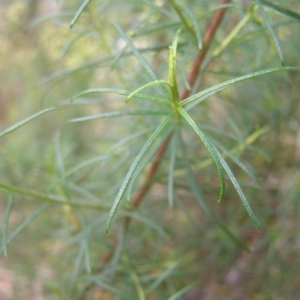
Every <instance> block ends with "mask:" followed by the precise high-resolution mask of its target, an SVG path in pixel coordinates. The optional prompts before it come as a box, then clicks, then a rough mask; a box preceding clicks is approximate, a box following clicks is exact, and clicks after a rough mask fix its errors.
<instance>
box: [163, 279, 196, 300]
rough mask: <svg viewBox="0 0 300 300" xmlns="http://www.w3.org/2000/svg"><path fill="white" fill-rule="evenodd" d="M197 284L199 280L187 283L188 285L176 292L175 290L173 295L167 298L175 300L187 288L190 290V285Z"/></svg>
mask: <svg viewBox="0 0 300 300" xmlns="http://www.w3.org/2000/svg"><path fill="white" fill-rule="evenodd" d="M197 284H199V282H193V283H191V284H189V285H188V286H186V287H184V288H182V289H180V290H179V291H178V292H176V293H175V294H174V295H173V296H171V297H169V298H168V299H167V300H176V299H179V297H180V296H182V295H183V294H184V293H186V292H187V291H188V290H190V289H191V288H192V287H194V286H196V285H197Z"/></svg>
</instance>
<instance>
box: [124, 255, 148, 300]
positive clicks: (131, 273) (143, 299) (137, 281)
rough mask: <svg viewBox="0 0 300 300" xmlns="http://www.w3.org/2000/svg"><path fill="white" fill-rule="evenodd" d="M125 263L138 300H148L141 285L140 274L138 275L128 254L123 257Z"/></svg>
mask: <svg viewBox="0 0 300 300" xmlns="http://www.w3.org/2000/svg"><path fill="white" fill-rule="evenodd" d="M122 258H123V261H124V263H125V268H126V269H127V270H128V273H129V276H130V277H131V280H132V283H133V285H134V287H135V289H136V292H137V295H138V299H139V300H146V295H145V292H144V290H143V287H142V285H141V282H140V279H139V277H138V274H137V273H136V271H135V269H134V267H133V265H132V263H131V262H130V260H129V257H128V255H127V254H124V255H123V256H122Z"/></svg>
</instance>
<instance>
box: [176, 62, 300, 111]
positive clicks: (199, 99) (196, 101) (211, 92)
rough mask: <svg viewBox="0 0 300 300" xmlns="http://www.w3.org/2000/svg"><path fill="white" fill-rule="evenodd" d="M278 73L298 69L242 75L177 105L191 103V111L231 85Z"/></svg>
mask: <svg viewBox="0 0 300 300" xmlns="http://www.w3.org/2000/svg"><path fill="white" fill-rule="evenodd" d="M278 71H300V68H298V67H281V68H272V69H266V70H262V71H258V72H254V73H251V74H247V75H243V76H240V77H237V78H234V79H230V80H227V81H225V82H222V83H220V84H217V85H215V86H212V87H210V88H208V89H206V90H204V91H201V92H200V93H197V94H195V95H193V96H191V97H189V98H187V99H186V100H184V101H181V102H180V103H179V105H182V106H184V105H187V104H189V103H192V102H194V103H193V105H192V106H189V107H188V108H187V109H188V110H189V109H191V108H192V107H194V106H195V105H197V104H199V103H200V102H202V101H204V100H205V99H206V98H208V97H209V96H211V95H214V94H216V93H218V92H220V91H222V90H224V89H226V88H227V87H230V86H232V85H235V84H237V83H239V82H241V81H244V80H247V79H250V78H254V77H257V76H261V75H265V74H269V73H273V72H278Z"/></svg>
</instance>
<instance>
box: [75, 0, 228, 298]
mask: <svg viewBox="0 0 300 300" xmlns="http://www.w3.org/2000/svg"><path fill="white" fill-rule="evenodd" d="M230 2H231V0H222V1H221V3H220V4H221V5H225V4H228V3H230ZM225 11H226V8H225V7H224V8H221V9H219V10H218V11H217V12H216V14H215V15H214V17H213V19H212V21H211V23H210V26H209V27H208V29H207V31H206V33H205V35H204V38H203V49H202V50H201V52H199V53H198V55H197V56H196V58H195V61H194V64H193V69H192V71H191V73H190V75H189V78H188V82H189V86H190V87H193V86H194V84H195V82H196V79H197V76H198V73H199V71H200V68H201V66H202V63H203V61H204V58H205V57H206V54H207V51H208V49H209V47H210V45H211V43H212V41H213V38H214V36H215V34H216V31H217V29H218V28H219V26H220V24H221V22H222V19H223V17H224V14H225ZM190 92H191V91H190V89H188V88H185V89H184V90H183V92H182V94H181V97H180V99H181V101H182V100H184V99H186V98H187V97H189V95H190ZM171 137H172V134H171V135H170V136H168V137H167V139H166V140H165V141H164V142H163V143H162V145H161V146H160V148H159V149H158V151H157V152H156V154H155V156H154V159H153V161H152V164H151V166H150V169H149V171H148V173H147V175H146V180H145V181H146V182H145V184H144V185H143V186H142V187H141V188H140V189H139V190H138V192H137V193H136V195H135V197H134V198H133V201H132V206H133V207H134V208H138V207H139V205H140V203H141V202H142V200H143V199H144V197H145V195H146V194H147V192H148V191H149V189H150V188H151V186H152V184H153V178H154V176H155V175H156V173H157V171H158V168H159V166H160V163H161V161H162V158H163V156H164V154H165V152H166V151H167V149H168V146H169V143H170V141H171ZM130 221H131V217H126V219H125V232H126V230H127V228H128V226H129V224H130ZM112 258H113V253H108V254H106V255H105V257H104V259H103V260H102V263H103V264H104V265H105V264H107V263H108V262H109V261H110V260H111V259H112ZM93 285H94V283H91V284H90V285H88V286H87V287H86V290H85V291H83V293H82V294H81V295H80V296H79V297H78V299H80V300H83V299H85V298H84V297H85V294H86V292H87V291H88V290H89V289H90V288H91V287H92V286H93Z"/></svg>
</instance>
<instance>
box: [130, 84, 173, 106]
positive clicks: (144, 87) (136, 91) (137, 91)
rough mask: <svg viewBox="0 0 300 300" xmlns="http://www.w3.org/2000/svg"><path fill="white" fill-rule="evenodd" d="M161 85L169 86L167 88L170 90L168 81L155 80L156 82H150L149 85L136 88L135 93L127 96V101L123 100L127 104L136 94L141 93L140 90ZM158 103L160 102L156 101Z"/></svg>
mask: <svg viewBox="0 0 300 300" xmlns="http://www.w3.org/2000/svg"><path fill="white" fill-rule="evenodd" d="M161 84H165V85H167V86H169V87H170V88H171V86H170V83H169V82H168V81H166V80H156V81H152V82H149V83H147V84H145V85H143V86H141V87H139V88H137V89H136V90H135V91H133V92H132V93H130V94H129V95H128V97H127V99H126V100H125V102H126V103H127V102H128V101H129V100H130V99H132V98H133V97H134V96H135V95H136V94H138V93H139V92H140V91H142V90H144V89H147V88H149V87H151V86H155V85H161ZM165 101H167V100H165ZM158 103H160V102H159V101H158Z"/></svg>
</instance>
